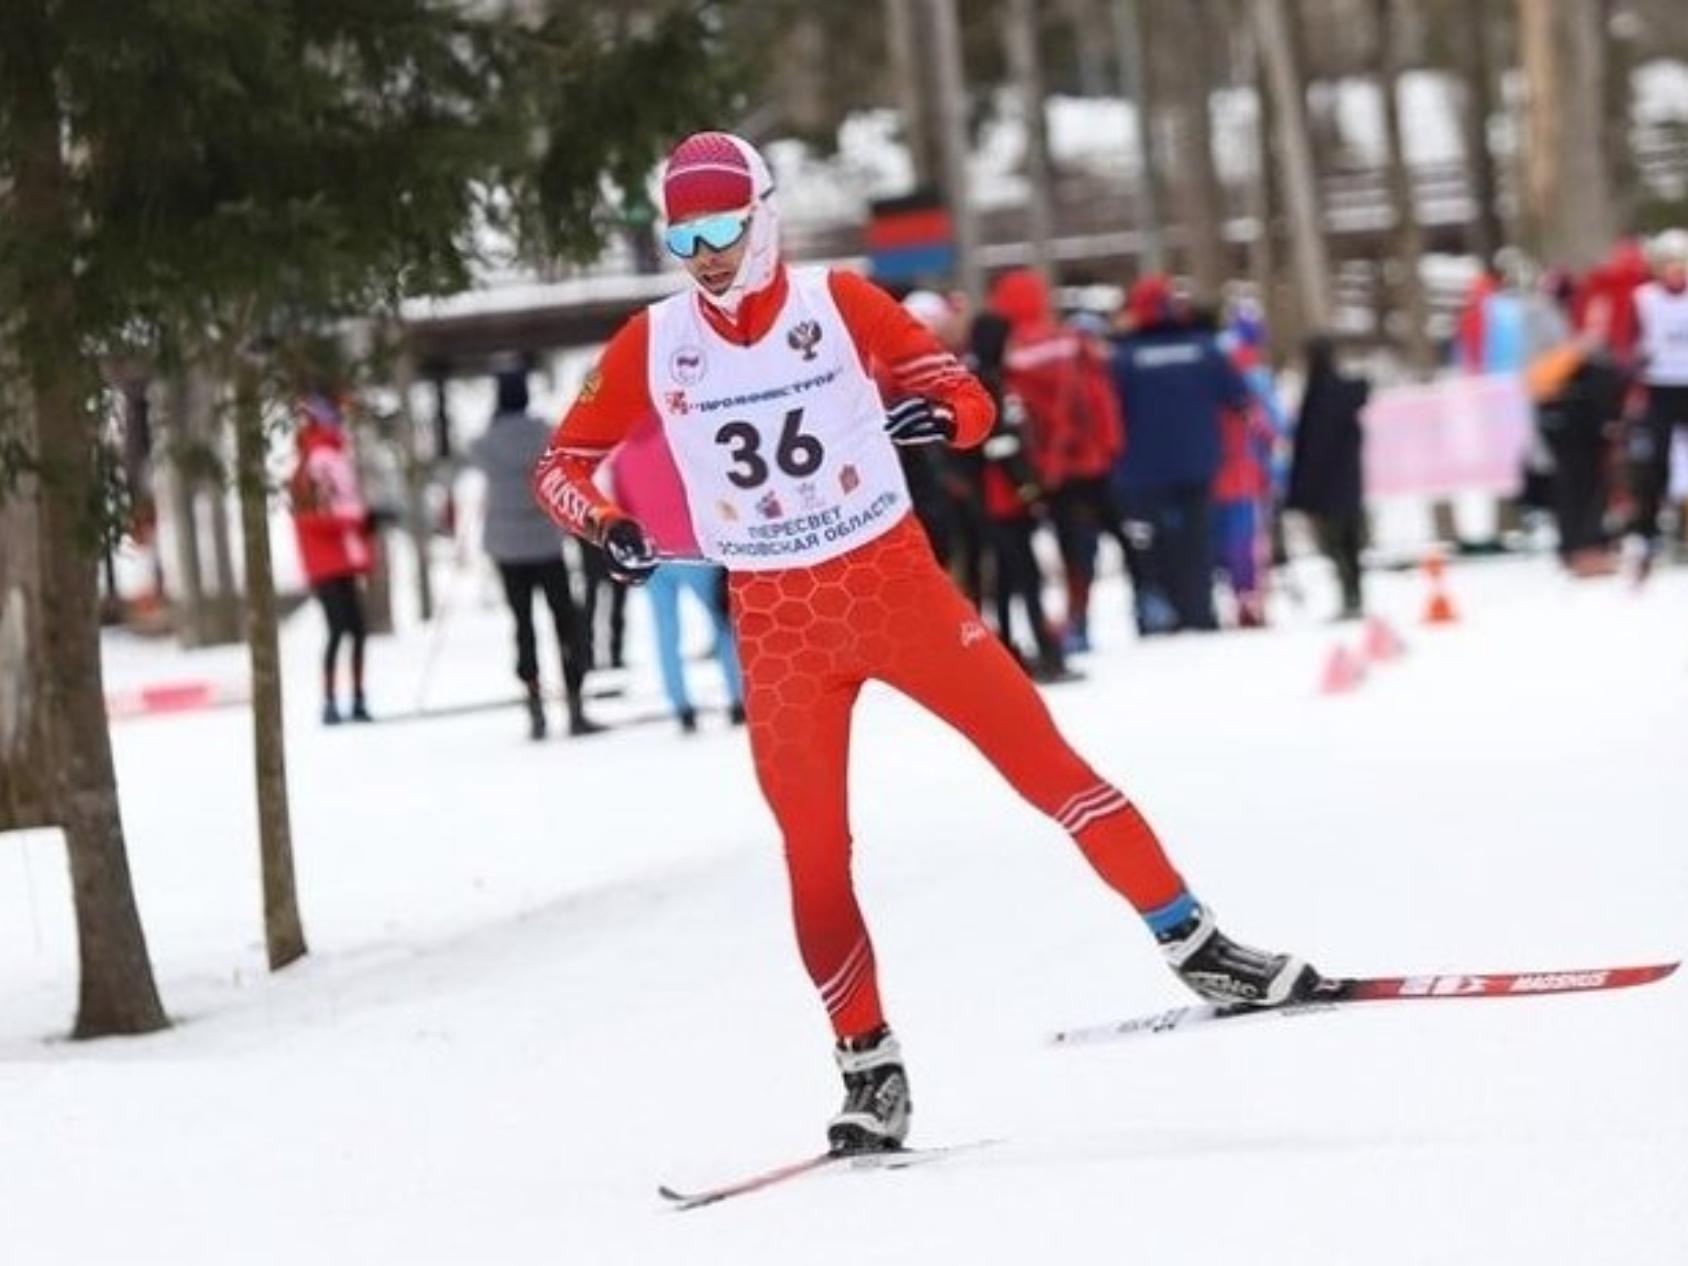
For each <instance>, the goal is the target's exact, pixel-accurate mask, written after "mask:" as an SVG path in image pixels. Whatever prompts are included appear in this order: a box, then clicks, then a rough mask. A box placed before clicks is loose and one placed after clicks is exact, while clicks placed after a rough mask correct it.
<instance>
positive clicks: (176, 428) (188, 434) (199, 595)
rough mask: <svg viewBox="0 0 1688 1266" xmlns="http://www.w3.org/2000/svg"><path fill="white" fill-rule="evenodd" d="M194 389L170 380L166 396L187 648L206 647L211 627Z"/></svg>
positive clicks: (168, 478)
mask: <svg viewBox="0 0 1688 1266" xmlns="http://www.w3.org/2000/svg"><path fill="white" fill-rule="evenodd" d="M192 390H193V389H192V386H191V385H190V380H189V376H188V372H187V371H186V370H183V371H181V372H179V373H177V374H175V375H174V376H172V377H171V379H170V381H169V383H168V385H167V386H166V387H165V391H164V399H165V406H164V426H165V440H164V453H165V462H164V471H163V483H164V487H165V495H164V502H165V504H166V505H167V506H168V507H169V514H170V521H171V525H172V529H173V532H174V535H175V538H176V589H177V598H176V603H175V607H176V611H175V625H176V636H177V637H178V638H179V639H180V640H181V643H182V645H183V646H187V647H193V646H203V645H204V644H205V643H206V642H207V640H208V637H207V634H208V632H209V626H210V624H211V619H210V612H209V611H208V610H207V608H206V599H205V578H204V572H203V568H202V566H201V564H200V557H201V555H200V548H199V507H198V504H197V503H198V499H199V498H198V492H199V488H200V486H201V482H202V481H201V480H200V478H199V474H198V471H199V462H198V461H197V460H196V458H195V456H194V440H193V433H194V428H193V416H192V409H193V402H192V400H191V399H190V396H191V394H192Z"/></svg>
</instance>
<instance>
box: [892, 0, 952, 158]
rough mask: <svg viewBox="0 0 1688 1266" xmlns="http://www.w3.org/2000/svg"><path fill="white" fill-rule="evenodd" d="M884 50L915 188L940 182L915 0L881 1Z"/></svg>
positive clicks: (921, 36)
mask: <svg viewBox="0 0 1688 1266" xmlns="http://www.w3.org/2000/svg"><path fill="white" fill-rule="evenodd" d="M883 4H884V12H885V51H886V53H887V54H888V59H889V61H890V65H891V78H892V81H893V86H894V88H895V93H896V99H897V109H898V110H899V111H900V112H901V114H902V116H903V140H904V142H905V143H906V144H907V145H908V156H909V161H910V163H912V164H913V166H914V183H915V186H916V188H921V189H931V188H935V187H937V185H938V184H939V177H940V173H941V167H942V162H941V160H940V157H939V152H938V143H937V140H936V138H935V136H934V135H933V126H932V123H933V120H932V114H933V111H932V101H931V96H930V92H931V85H930V80H929V79H928V76H927V71H926V67H925V65H924V64H923V63H922V62H921V60H920V59H919V57H918V53H919V52H920V50H921V49H924V48H926V47H928V45H927V42H926V40H925V38H924V37H923V32H922V30H921V27H922V23H921V20H920V19H921V13H920V11H919V10H918V9H917V8H916V7H915V0H883Z"/></svg>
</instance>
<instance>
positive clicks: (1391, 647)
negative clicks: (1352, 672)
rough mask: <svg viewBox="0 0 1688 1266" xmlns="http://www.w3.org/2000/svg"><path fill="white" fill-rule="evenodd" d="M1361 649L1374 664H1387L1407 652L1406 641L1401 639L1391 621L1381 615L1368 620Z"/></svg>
mask: <svg viewBox="0 0 1688 1266" xmlns="http://www.w3.org/2000/svg"><path fill="white" fill-rule="evenodd" d="M1360 649H1361V653H1362V654H1364V655H1365V657H1366V659H1367V660H1368V661H1369V662H1371V663H1373V664H1387V663H1389V662H1390V661H1391V660H1396V659H1400V658H1401V656H1402V655H1405V654H1406V653H1407V645H1406V643H1405V642H1403V641H1401V638H1400V635H1399V634H1397V633H1396V632H1395V630H1394V629H1393V628H1391V627H1390V625H1389V621H1387V620H1385V619H1384V618H1383V617H1382V616H1380V615H1374V616H1372V618H1371V619H1369V620H1367V621H1366V632H1365V641H1364V642H1363V643H1362V644H1361V648H1360Z"/></svg>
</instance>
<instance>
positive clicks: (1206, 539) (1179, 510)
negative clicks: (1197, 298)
mask: <svg viewBox="0 0 1688 1266" xmlns="http://www.w3.org/2000/svg"><path fill="white" fill-rule="evenodd" d="M1125 316H1126V320H1125V328H1124V331H1123V332H1122V333H1121V334H1119V335H1116V336H1115V339H1114V358H1113V372H1114V383H1115V386H1116V388H1117V389H1118V391H1119V398H1120V406H1121V409H1122V411H1123V412H1124V414H1125V451H1124V453H1123V454H1122V455H1121V457H1120V459H1119V462H1118V464H1117V465H1116V466H1115V467H1114V487H1115V490H1116V492H1117V493H1118V496H1119V502H1120V506H1121V508H1122V510H1123V511H1124V514H1125V522H1126V537H1127V542H1128V544H1129V545H1130V547H1131V553H1132V555H1133V557H1131V558H1130V559H1129V560H1128V561H1129V562H1130V563H1131V575H1132V583H1133V587H1134V589H1135V607H1136V616H1137V631H1138V632H1139V633H1140V634H1143V635H1145V636H1147V635H1150V634H1156V633H1175V632H1177V631H1179V630H1180V629H1214V628H1217V627H1218V626H1219V622H1218V617H1217V616H1216V614H1215V612H1214V608H1213V565H1214V559H1213V546H1212V540H1211V533H1210V529H1209V519H1210V517H1211V502H1212V493H1211V489H1212V484H1213V477H1214V474H1215V472H1216V471H1217V470H1218V469H1219V457H1220V447H1219V427H1220V415H1221V412H1222V411H1223V410H1225V409H1228V408H1241V407H1243V406H1244V405H1245V404H1246V403H1247V401H1248V398H1249V390H1248V384H1247V383H1246V382H1244V381H1243V378H1242V375H1241V374H1239V373H1238V372H1237V369H1236V367H1235V366H1234V365H1232V363H1231V361H1230V358H1229V357H1227V356H1226V355H1225V352H1224V349H1223V348H1222V347H1221V346H1220V343H1219V340H1218V338H1217V337H1216V335H1215V333H1214V331H1213V329H1212V328H1211V327H1209V328H1203V326H1202V325H1201V324H1199V323H1198V322H1196V321H1195V320H1193V319H1192V317H1191V316H1190V314H1189V313H1188V312H1187V311H1186V310H1185V309H1184V307H1183V305H1181V304H1179V303H1178V302H1177V301H1176V300H1175V299H1174V297H1173V294H1172V288H1171V286H1170V284H1169V283H1168V281H1167V279H1166V278H1165V277H1164V276H1160V275H1158V274H1151V275H1150V276H1147V277H1143V278H1141V279H1140V280H1139V281H1138V282H1137V284H1136V285H1134V286H1133V287H1132V288H1131V293H1130V295H1129V296H1128V298H1127V301H1126V314H1125Z"/></svg>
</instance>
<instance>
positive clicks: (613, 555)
mask: <svg viewBox="0 0 1688 1266" xmlns="http://www.w3.org/2000/svg"><path fill="white" fill-rule="evenodd" d="M598 543H599V544H600V545H602V546H603V547H604V554H605V556H606V557H608V559H609V560H610V576H611V577H612V578H613V579H615V580H619V581H620V582H621V583H622V584H624V585H642V584H644V583H645V582H646V581H647V580H649V579H650V578H651V573H652V572H653V571H655V570H656V563H657V559H656V550H654V549H652V548H651V541H650V537H648V536H646V535H645V529H644V528H642V527H640V526H639V521H638V520H637V519H629V518H627V517H625V516H623V517H621V518H618V519H616V520H614V521H613V522H612V523H611V524H610V525H609V527H607V528H605V529H604V534H603V536H602V537H600V538H599V542H598Z"/></svg>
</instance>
